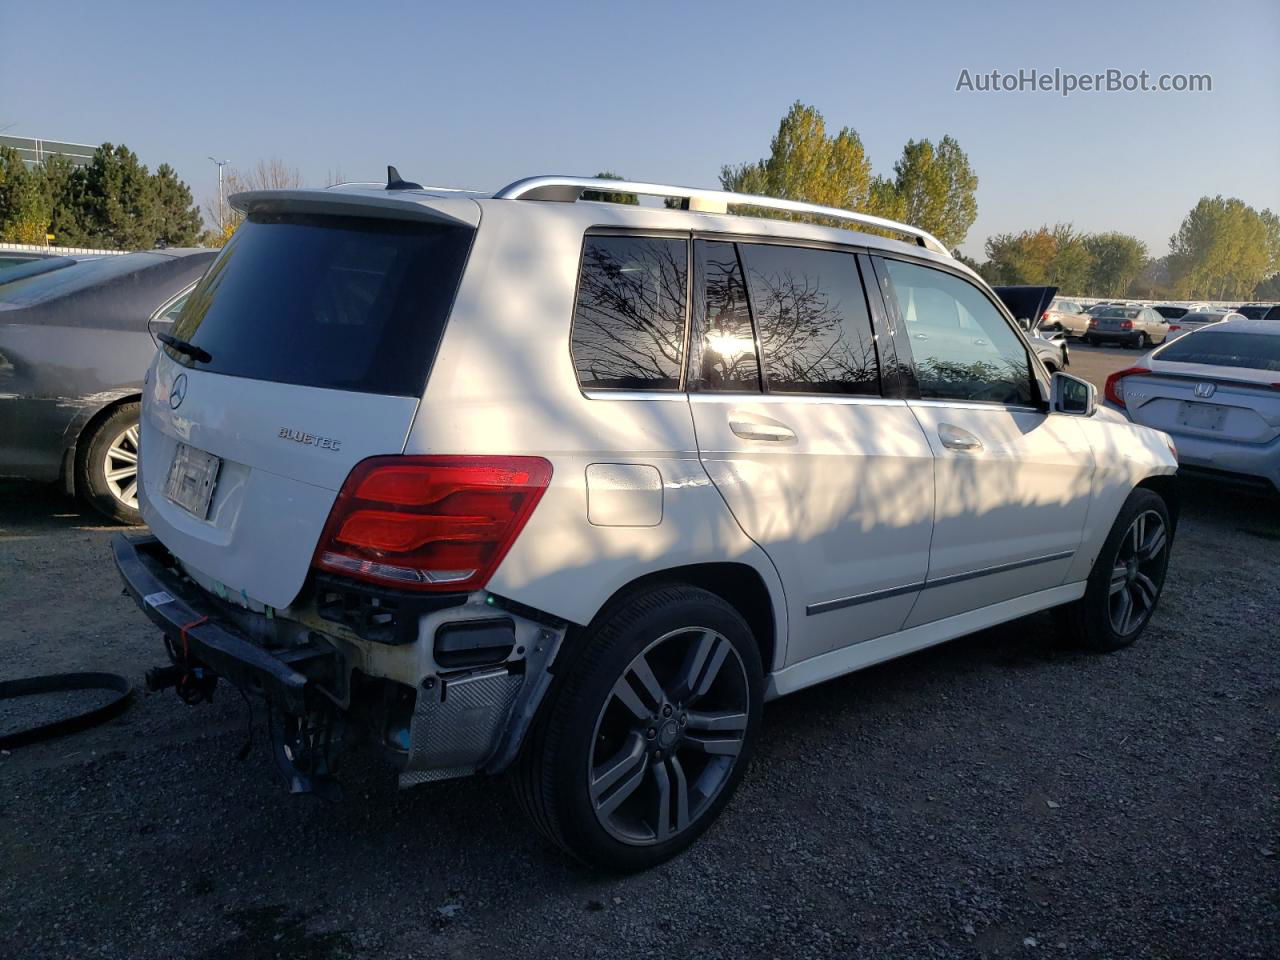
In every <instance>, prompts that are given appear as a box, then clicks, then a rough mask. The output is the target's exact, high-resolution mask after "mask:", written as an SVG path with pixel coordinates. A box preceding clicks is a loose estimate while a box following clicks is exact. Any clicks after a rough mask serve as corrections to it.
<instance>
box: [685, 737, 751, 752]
mask: <svg viewBox="0 0 1280 960" xmlns="http://www.w3.org/2000/svg"><path fill="white" fill-rule="evenodd" d="M682 746H685V747H688V748H689V749H690V750H693V751H694V752H696V753H707V754H711V755H712V756H717V757H736V756H737V755H738V752H739V751H740V750H741V749H742V738H741V737H702V736H697V735H695V734H691V733H687V734H685V737H684V741H683V743H682Z"/></svg>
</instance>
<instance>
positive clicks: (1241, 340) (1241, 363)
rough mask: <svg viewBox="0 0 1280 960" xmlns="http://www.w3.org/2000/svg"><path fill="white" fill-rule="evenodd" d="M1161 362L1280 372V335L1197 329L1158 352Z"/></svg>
mask: <svg viewBox="0 0 1280 960" xmlns="http://www.w3.org/2000/svg"><path fill="white" fill-rule="evenodd" d="M1155 358H1156V359H1157V360H1167V361H1170V362H1172V363H1204V364H1208V365H1210V366H1214V367H1243V368H1245V369H1248V370H1275V371H1280V336H1277V335H1273V334H1265V333H1236V332H1233V331H1230V330H1197V331H1196V332H1195V333H1189V334H1187V335H1186V336H1185V337H1179V338H1178V339H1177V340H1174V341H1173V342H1172V343H1171V344H1169V345H1168V346H1167V347H1161V348H1160V349H1159V350H1158V351H1156V354H1155Z"/></svg>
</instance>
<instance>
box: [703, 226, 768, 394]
mask: <svg viewBox="0 0 1280 960" xmlns="http://www.w3.org/2000/svg"><path fill="white" fill-rule="evenodd" d="M698 247H699V251H700V253H701V256H702V269H703V273H704V276H705V283H706V287H705V290H704V296H703V299H704V300H705V304H706V307H705V309H706V314H705V318H704V322H703V324H702V344H701V347H702V367H701V370H700V371H699V376H700V381H701V386H702V389H704V390H745V391H756V390H759V389H760V364H759V362H758V361H757V359H756V341H755V333H754V331H753V330H752V328H751V311H750V309H749V308H748V306H747V288H746V284H745V283H744V282H743V279H742V267H741V265H740V264H739V263H738V255H737V253H736V252H735V251H734V245H733V244H732V243H723V242H720V241H717V240H707V241H701V242H699V244H698Z"/></svg>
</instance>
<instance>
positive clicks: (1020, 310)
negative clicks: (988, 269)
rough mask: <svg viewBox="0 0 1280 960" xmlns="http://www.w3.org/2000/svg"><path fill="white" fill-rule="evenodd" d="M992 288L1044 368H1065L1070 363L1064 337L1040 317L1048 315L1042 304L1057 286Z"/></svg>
mask: <svg viewBox="0 0 1280 960" xmlns="http://www.w3.org/2000/svg"><path fill="white" fill-rule="evenodd" d="M991 289H992V290H994V291H995V292H996V296H998V297H999V298H1000V300H1001V301H1002V302H1003V303H1004V305H1005V306H1006V307H1008V308H1009V312H1010V313H1011V314H1013V318H1014V319H1015V320H1017V321H1018V326H1020V327H1022V329H1023V332H1025V333H1026V335H1027V340H1028V342H1029V343H1030V344H1031V349H1032V350H1034V351H1035V354H1036V356H1037V357H1039V358H1040V362H1041V363H1043V364H1044V368H1045V369H1046V370H1048V371H1049V373H1057V372H1058V371H1059V370H1062V369H1065V368H1066V367H1067V366H1068V365H1069V364H1070V363H1071V354H1070V352H1069V351H1068V349H1067V338H1066V337H1065V336H1064V335H1063V334H1062V333H1061V332H1060V330H1059V329H1058V328H1056V327H1055V328H1054V329H1052V330H1046V329H1045V326H1044V321H1043V319H1042V318H1043V317H1044V316H1046V315H1047V314H1046V306H1045V305H1046V304H1048V303H1050V302H1052V301H1053V295H1054V293H1055V292H1056V291H1057V289H1058V288H1057V287H1037V286H1032V285H1026V284H1017V285H1013V286H1003V287H992V288H991Z"/></svg>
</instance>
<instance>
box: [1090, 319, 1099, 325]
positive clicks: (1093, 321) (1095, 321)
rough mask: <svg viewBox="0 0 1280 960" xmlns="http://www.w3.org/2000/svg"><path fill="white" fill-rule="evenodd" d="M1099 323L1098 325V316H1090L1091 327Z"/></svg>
mask: <svg viewBox="0 0 1280 960" xmlns="http://www.w3.org/2000/svg"><path fill="white" fill-rule="evenodd" d="M1097 325H1098V318H1097V317H1090V318H1089V326H1091V327H1096V326H1097Z"/></svg>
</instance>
